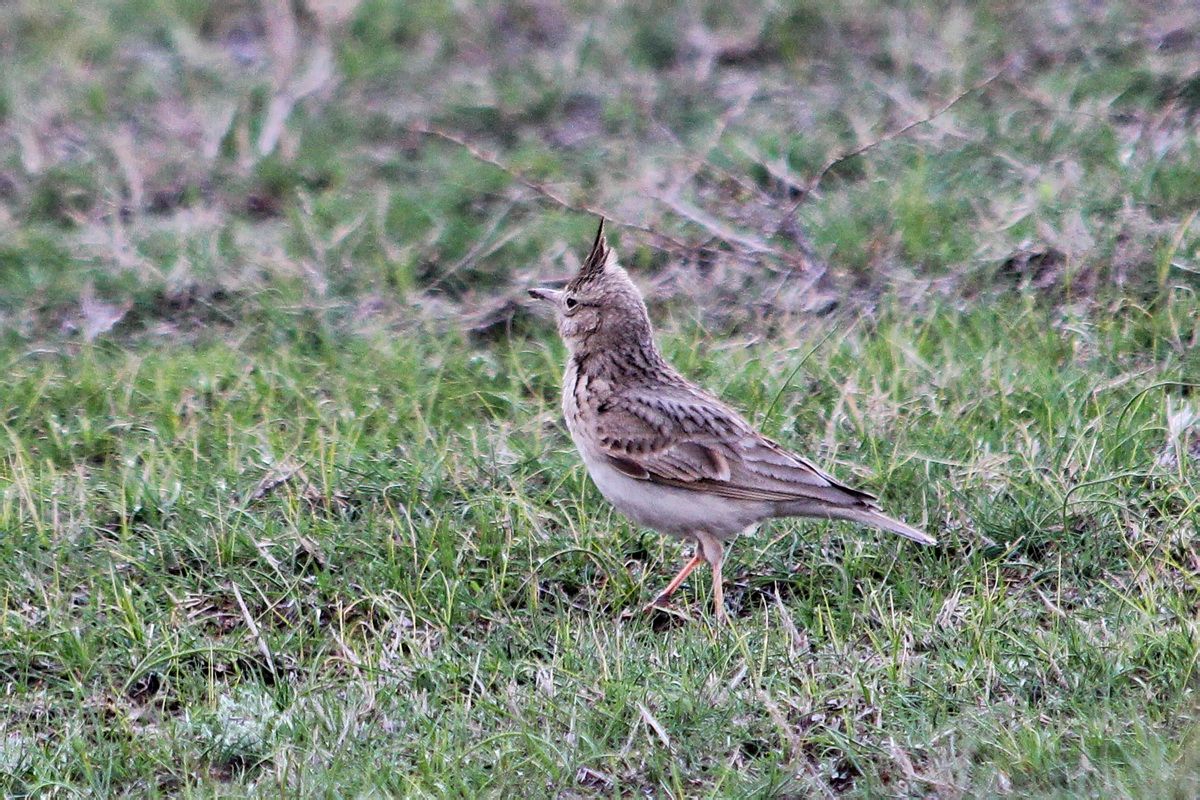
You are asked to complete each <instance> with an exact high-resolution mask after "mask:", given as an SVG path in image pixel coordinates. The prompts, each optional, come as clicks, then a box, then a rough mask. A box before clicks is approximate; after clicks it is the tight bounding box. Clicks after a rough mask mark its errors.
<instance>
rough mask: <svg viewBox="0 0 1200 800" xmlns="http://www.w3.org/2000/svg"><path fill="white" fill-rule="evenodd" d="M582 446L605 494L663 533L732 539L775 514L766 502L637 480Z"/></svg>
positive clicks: (591, 472)
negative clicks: (735, 498) (718, 495)
mask: <svg viewBox="0 0 1200 800" xmlns="http://www.w3.org/2000/svg"><path fill="white" fill-rule="evenodd" d="M579 452H580V455H582V456H583V461H584V464H585V465H587V470H588V474H589V475H591V476H592V480H593V481H594V482H595V484H596V488H598V489H599V490H600V494H602V495H604V497H605V499H607V500H608V502H610V503H612V504H613V505H614V506H615V507H616V508H617V510H618V511H620V512H621V513H622V514H624V515H625V516H627V517H629V518H630V519H632V520H633V521H634V522H637V523H638V524H640V525H645V526H646V527H647V528H653V529H654V530H656V531H658V532H660V533H667V534H671V535H672V536H678V537H681V538H690V537H691V536H693V535H694V534H695V533H696V532H698V531H701V532H705V533H708V534H711V535H712V536H715V537H717V538H718V539H722V540H729V539H732V538H734V537H735V536H737V535H738V534H739V533H741V532H742V531H744V530H746V529H747V528H750V527H752V526H754V525H756V524H758V523H759V522H761V521H762V520H764V519H766V518H767V517H768V516H770V511H769V509H768V507H767V504H765V503H757V502H747V501H743V500H730V499H728V498H723V497H714V496H712V495H708V494H704V493H703V492H694V491H689V490H687V489H676V488H674V487H672V486H660V485H657V484H653V483H651V482H650V481H644V480H637V479H635V478H631V477H629V476H628V475H626V474H624V473H622V472H620V471H618V470H616V469H614V468H613V467H611V466H609V465H608V464H607V463H605V462H603V461H601V460H600V459H598V458H596V457H593V456H592V455H591V454H589V453H587V452H585V451H584V450H583V448H579Z"/></svg>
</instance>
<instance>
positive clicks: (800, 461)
mask: <svg viewBox="0 0 1200 800" xmlns="http://www.w3.org/2000/svg"><path fill="white" fill-rule="evenodd" d="M597 434H598V436H597V439H598V444H599V446H600V449H601V451H602V452H603V454H604V455H605V456H606V457H607V458H608V459H609V460H610V463H611V464H612V465H613V466H614V467H615V468H616V469H618V470H620V471H621V472H623V473H624V474H626V475H628V476H630V477H633V478H637V479H639V480H646V481H651V482H654V483H660V484H664V485H669V486H677V487H680V488H686V489H697V490H703V491H705V492H708V493H711V494H716V495H720V496H723V497H729V498H732V499H739V500H761V501H768V502H787V501H793V500H804V499H812V500H819V501H825V502H829V503H833V504H835V505H839V506H844V505H863V504H866V505H870V506H873V505H874V499H875V498H874V497H873V496H872V495H870V494H867V493H866V492H860V491H858V490H856V489H851V488H850V487H848V486H845V485H843V484H841V483H839V482H838V481H837V480H836V479H835V478H834V477H833V476H831V475H829V474H828V473H826V472H824V471H822V470H821V469H819V468H818V467H816V466H815V465H813V464H812V463H810V462H809V461H807V460H806V459H804V458H802V457H800V456H798V455H796V454H794V453H791V452H788V451H787V450H785V449H784V448H782V447H780V446H779V445H778V444H776V443H775V442H773V441H771V440H770V439H768V438H766V437H765V436H762V435H761V434H759V433H757V432H756V431H755V430H754V429H753V428H752V427H751V426H750V424H749V423H748V422H746V421H745V420H744V419H742V418H741V417H740V416H739V415H738V414H737V413H736V412H735V411H733V410H732V409H729V408H727V407H726V406H725V405H723V404H722V403H720V402H719V401H717V400H716V399H715V398H711V397H709V396H707V395H704V394H701V393H700V392H698V391H697V390H694V389H692V388H691V387H678V388H677V387H654V389H653V390H638V389H631V390H627V391H624V392H621V393H618V394H616V395H613V396H612V397H609V398H608V399H606V400H604V401H602V402H601V403H600V404H599V405H598V406H597Z"/></svg>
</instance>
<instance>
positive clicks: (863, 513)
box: [781, 501, 937, 544]
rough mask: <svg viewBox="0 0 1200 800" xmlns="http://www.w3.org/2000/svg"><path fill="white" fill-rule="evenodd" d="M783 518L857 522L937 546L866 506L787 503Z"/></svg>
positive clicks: (920, 532) (924, 535)
mask: <svg viewBox="0 0 1200 800" xmlns="http://www.w3.org/2000/svg"><path fill="white" fill-rule="evenodd" d="M781 510H782V511H783V512H784V514H783V516H801V517H821V518H824V519H841V520H846V521H847V522H857V523H858V524H860V525H869V526H870V527H872V528H879V529H881V530H885V531H889V532H891V533H898V534H900V535H901V536H903V537H904V538H906V539H912V540H913V541H914V542H920V543H921V544H937V539H935V538H933V537H932V536H930V535H929V534H928V533H926V532H925V531H923V530H920V529H919V528H914V527H913V526H912V525H909V524H908V523H907V522H901V521H900V520H898V519H892V518H891V517H889V516H888V515H887V514H884V513H883V512H882V511H877V510H875V509H873V508H870V507H868V506H865V505H864V506H831V505H829V504H826V503H813V502H811V501H806V502H803V503H789V504H787V505H785V506H783V507H782V509H781Z"/></svg>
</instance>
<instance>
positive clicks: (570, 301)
mask: <svg viewBox="0 0 1200 800" xmlns="http://www.w3.org/2000/svg"><path fill="white" fill-rule="evenodd" d="M577 305H579V301H578V300H576V299H575V298H574V297H568V298H567V308H574V307H575V306H577Z"/></svg>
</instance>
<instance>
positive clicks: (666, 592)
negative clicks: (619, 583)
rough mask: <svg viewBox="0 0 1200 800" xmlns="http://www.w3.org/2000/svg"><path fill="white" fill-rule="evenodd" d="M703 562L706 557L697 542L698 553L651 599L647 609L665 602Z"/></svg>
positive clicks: (649, 609)
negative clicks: (701, 553)
mask: <svg viewBox="0 0 1200 800" xmlns="http://www.w3.org/2000/svg"><path fill="white" fill-rule="evenodd" d="M703 563H704V558H703V557H702V556H701V555H700V545H699V544H697V545H696V554H695V555H693V556H692V558H691V560H690V561H688V562H687V563H686V564H684V565H683V569H681V570H679V574H678V575H676V576H675V577H674V578H672V579H671V582H670V583H668V584H667V588H665V589H663V590H662V591H661V592H659V593H658V596H657V597H655V598H654V599H653V600H651V601H650V605H648V606H646V610H647V611H651V610H653V609H654V608H656V607H657V606H658V605H659V604H660V603H663V602H665V601H666V599H667V598H668V597H670V596H671V595H673V594H675V590H676V589H678V588H679V586H680V584H682V583H683V582H684V580H685V579H686V578H687V576H688V575H691V574H692V570H694V569H695V568H696V567H698V566H700V565H701V564H703Z"/></svg>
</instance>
